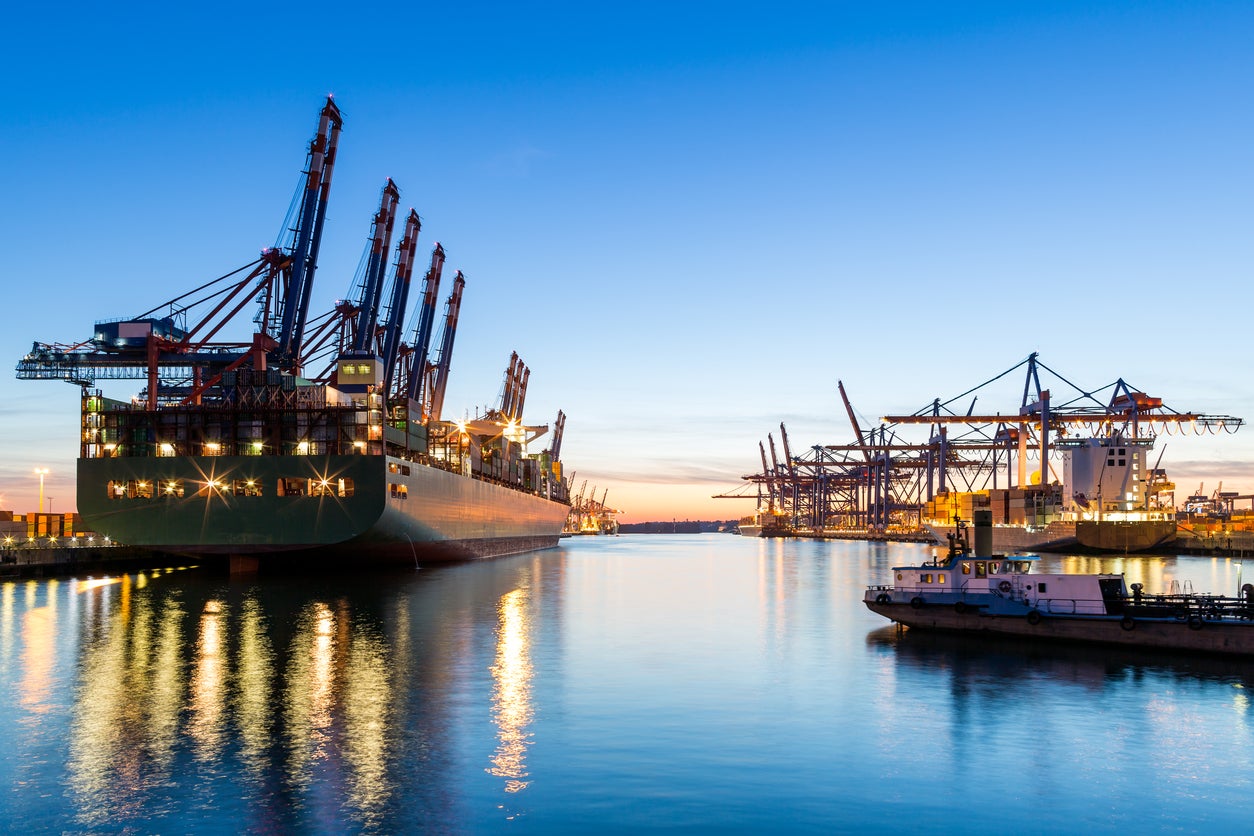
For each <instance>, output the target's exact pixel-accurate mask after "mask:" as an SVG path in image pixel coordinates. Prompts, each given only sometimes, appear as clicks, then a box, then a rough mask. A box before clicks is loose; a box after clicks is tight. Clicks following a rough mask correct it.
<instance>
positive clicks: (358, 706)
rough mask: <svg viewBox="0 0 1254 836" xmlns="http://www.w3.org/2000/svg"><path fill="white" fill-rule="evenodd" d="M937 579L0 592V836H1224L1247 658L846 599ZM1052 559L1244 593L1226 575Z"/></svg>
mask: <svg viewBox="0 0 1254 836" xmlns="http://www.w3.org/2000/svg"><path fill="white" fill-rule="evenodd" d="M928 552H929V550H928V549H926V548H924V547H921V546H915V545H901V544H898V545H892V544H883V543H863V542H812V541H794V540H758V539H748V538H740V537H735V536H730V535H676V536H661V535H635V536H632V535H624V536H621V537H612V538H605V537H598V538H592V537H587V538H577V539H574V540H567V541H563V545H562V547H561V548H560V549H555V550H550V551H546V552H538V553H535V554H530V555H523V556H518V557H514V558H506V559H502V560H496V561H490V562H482V563H472V564H465V565H459V566H450V567H442V568H438V569H423V570H419V571H416V572H411V573H406V574H402V575H371V576H362V577H315V578H306V579H294V578H291V577H284V578H268V577H264V576H263V577H261V578H255V579H251V580H234V581H233V580H230V579H228V578H226V577H224V576H222V575H218V574H213V573H208V572H203V571H199V570H192V569H182V570H180V569H172V570H169V571H154V572H146V573H142V574H131V575H127V576H124V577H121V578H118V577H110V578H105V579H93V580H85V579H75V580H68V579H60V580H38V581H19V582H10V583H4V584H2V585H0V663H2V664H0V698H2V699H3V706H4V709H3V710H4V713H5V722H4V723H3V724H2V725H0V792H2V793H3V795H0V829H3V830H6V831H13V830H21V831H23V832H35V833H39V832H55V833H61V832H68V833H97V832H101V833H111V832H134V833H150V832H164V833H183V832H223V833H234V832H261V833H289V832H300V833H341V832H378V833H404V832H441V833H485V832H528V833H561V832H566V833H584V832H638V831H641V830H646V829H650V830H652V829H669V830H673V831H681V832H694V831H698V832H699V831H718V832H767V831H770V832H781V831H785V832H787V831H793V832H858V833H894V832H906V831H909V832H919V833H957V832H961V833H999V834H1001V833H1006V832H1027V831H1033V832H1045V833H1048V832H1063V831H1068V832H1109V833H1115V832H1119V833H1124V832H1129V831H1137V832H1161V831H1172V832H1201V831H1212V830H1215V829H1216V828H1225V829H1226V830H1227V831H1229V832H1241V831H1246V830H1248V827H1249V813H1248V803H1249V799H1250V798H1251V797H1252V793H1254V768H1252V767H1254V764H1252V761H1254V713H1252V711H1251V705H1250V688H1251V686H1252V684H1254V663H1238V662H1232V661H1225V660H1213V659H1198V658H1188V657H1178V656H1159V655H1138V654H1129V653H1125V652H1120V651H1111V650H1093V649H1077V648H1060V647H1059V648H1056V647H1041V646H1033V645H1025V644H1018V643H1004V642H1001V643H999V642H989V643H981V642H978V641H972V640H967V639H959V638H942V637H932V636H927V635H924V634H914V635H912V634H909V633H905V634H899V633H898V632H897V631H896V630H895V629H894V628H892V627H890V626H886V622H884V621H883V620H882V619H881V618H879V617H878V616H875V615H874V614H872V613H870V612H868V611H867V610H866V609H865V607H864V606H863V605H862V604H861V594H862V590H863V587H864V586H865V585H867V584H869V583H877V582H882V581H883V580H884V579H886V578H887V577H888V569H889V567H891V566H893V565H899V564H902V563H910V562H915V561H917V560H919V559H921V558H922V557H924V556H925V555H926V554H927V553H928ZM1042 563H1043V565H1042V567H1041V570H1042V571H1052V570H1055V569H1058V568H1062V569H1065V570H1071V571H1096V570H1098V569H1103V570H1107V571H1110V570H1113V571H1123V572H1125V573H1126V574H1127V576H1128V581H1129V582H1133V581H1141V582H1143V583H1144V584H1145V585H1146V589H1147V590H1148V591H1151V592H1153V591H1159V590H1166V589H1167V588H1168V587H1169V586H1170V584H1171V583H1172V582H1173V581H1174V582H1176V583H1177V584H1180V585H1184V584H1185V583H1188V584H1190V585H1191V586H1192V588H1193V589H1195V590H1196V591H1199V592H1200V591H1216V592H1227V593H1229V594H1233V593H1235V592H1236V590H1237V589H1238V587H1239V585H1240V572H1241V566H1240V564H1239V563H1238V562H1237V561H1235V560H1229V559H1211V558H1192V557H1181V558H1163V557H1150V558H1107V559H1101V560H1097V559H1094V558H1068V557H1047V558H1046V559H1045V560H1043V561H1042ZM1248 574H1250V575H1254V567H1252V570H1251V572H1249V573H1248ZM1247 580H1248V578H1247Z"/></svg>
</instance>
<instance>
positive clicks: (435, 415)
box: [17, 99, 570, 563]
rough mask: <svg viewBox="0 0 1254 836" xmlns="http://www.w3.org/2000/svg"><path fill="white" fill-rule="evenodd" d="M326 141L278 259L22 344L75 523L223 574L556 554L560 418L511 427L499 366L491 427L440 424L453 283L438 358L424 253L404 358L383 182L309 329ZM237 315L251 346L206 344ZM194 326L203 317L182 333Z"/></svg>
mask: <svg viewBox="0 0 1254 836" xmlns="http://www.w3.org/2000/svg"><path fill="white" fill-rule="evenodd" d="M341 126H342V118H341V115H340V111H339V108H338V107H337V106H336V104H335V102H334V101H333V100H331V99H328V100H327V103H326V105H325V107H324V108H323V109H322V112H321V114H320V119H319V126H318V131H317V134H316V136H315V137H314V139H313V141H312V142H311V143H310V146H309V154H308V160H307V165H306V168H305V172H304V173H305V179H304V183H303V184H302V188H301V191H300V194H299V195H298V201H297V205H298V206H299V214H298V217H297V220H296V223H295V225H294V226H293V227H292V228H291V230H290V234H289V236H288V243H287V245H286V246H282V247H276V248H272V249H266V250H264V251H263V252H262V253H261V255H260V257H259V258H258V259H257V260H256V261H254V262H253V263H252V264H249V265H246V266H245V267H244V268H241V269H240V270H237V271H235V272H233V273H230V274H227V275H226V276H223V277H222V278H220V279H218V280H216V281H214V282H210V283H208V284H205V285H202V286H201V287H199V288H197V290H196V291H193V292H191V293H188V294H184V295H182V296H180V297H177V298H175V299H173V300H170V301H169V302H168V303H165V304H163V305H161V306H159V307H158V308H154V309H152V310H150V311H147V312H144V313H142V314H140V315H139V316H136V317H132V318H128V319H122V320H117V321H111V322H101V323H97V324H96V327H95V330H94V334H93V336H92V337H91V338H90V339H89V340H86V341H84V342H82V343H78V344H74V345H56V344H44V343H36V344H35V345H34V347H33V348H32V350H31V352H30V353H29V354H27V355H26V357H25V358H24V359H23V360H22V361H21V362H20V363H19V365H18V368H17V372H18V377H19V378H21V379H45V380H46V379H63V380H67V381H70V382H72V383H75V384H76V385H79V386H81V387H82V393H83V394H82V435H81V449H80V458H79V464H78V509H79V512H80V513H81V514H82V516H83V518H84V520H85V521H86V522H87V524H88V525H89V526H90V527H91V528H93V529H95V530H96V531H99V532H101V533H102V534H107V535H109V536H110V537H112V538H113V539H114V540H115V541H118V542H123V543H128V544H131V545H138V546H146V547H151V548H154V549H160V550H163V551H170V552H177V553H189V554H221V555H230V556H232V557H233V558H236V559H239V560H241V563H246V562H247V560H246V559H249V558H250V559H252V560H254V561H255V560H257V559H258V557H257V556H259V555H271V556H274V555H280V554H282V555H287V556H288V557H289V558H291V559H292V560H312V559H314V558H319V557H324V556H332V557H334V558H336V559H342V558H343V557H345V556H352V557H353V558H354V559H359V560H370V561H375V560H396V561H402V562H423V561H424V560H430V559H447V558H466V557H474V556H488V555H500V554H508V553H513V552H518V551H525V550H529V549H534V548H542V547H546V546H551V545H554V544H556V542H557V539H558V536H559V534H560V532H561V528H562V525H563V523H564V522H565V520H566V518H567V515H568V512H569V509H570V503H569V499H568V491H567V483H566V480H565V479H564V478H563V475H562V469H561V463H560V450H561V441H562V435H563V433H564V429H565V420H566V419H565V415H563V414H562V413H561V412H560V411H559V412H558V415H557V420H556V423H555V425H554V427H553V431H552V432H551V433H550V432H549V427H548V426H547V425H529V424H526V423H524V421H523V414H522V410H523V405H524V402H525V399H526V391H527V383H528V379H529V376H530V370H529V369H527V367H526V365H525V364H523V362H522V361H521V360H520V359H519V357H518V355H517V354H514V355H513V356H512V357H511V359H510V363H509V367H508V369H507V371H506V381H505V385H504V387H503V391H502V394H501V397H500V402H499V403H498V404H497V405H496V406H495V407H493V408H490V409H485V410H483V411H482V412H481V414H476V415H475V416H474V417H473V418H469V417H467V418H465V419H462V420H448V419H446V418H444V417H443V403H444V395H445V391H446V386H447V381H448V375H449V369H450V362H451V357H452V351H453V344H454V337H455V334H456V329H457V322H458V318H459V315H460V309H461V300H462V295H463V291H464V288H465V284H466V282H465V278H464V276H463V275H462V273H461V272H460V271H458V272H457V273H456V274H455V276H454V278H453V282H452V284H453V287H452V292H451V293H450V294H449V296H448V300H447V302H446V304H445V308H444V317H443V323H442V332H441V334H440V337H439V339H438V340H437V339H436V337H435V325H436V308H437V299H438V297H439V288H440V284H441V280H442V275H443V267H444V260H445V252H444V249H443V247H442V246H441V245H440V244H438V243H437V244H436V245H435V246H434V249H433V250H432V255H431V261H430V266H429V268H428V270H427V272H426V275H425V277H424V278H423V280H422V289H421V297H420V300H419V303H418V307H417V309H416V311H414V317H413V319H414V320H415V321H416V323H417V324H416V326H415V328H414V330H413V333H412V335H411V336H409V338H408V339H406V337H407V335H406V334H405V333H403V329H404V327H405V321H406V315H407V312H408V297H409V288H410V284H411V280H412V277H413V273H414V265H415V261H416V254H417V247H418V235H419V231H420V228H421V221H420V219H419V216H418V214H417V212H415V211H413V210H410V212H409V213H408V215H407V216H406V217H405V218H404V220H403V222H402V223H401V224H400V231H401V237H400V240H399V243H398V245H397V247H396V251H395V258H394V259H393V260H392V263H393V270H392V272H391V276H390V280H389V277H388V270H387V267H388V262H389V258H388V254H389V252H390V251H391V241H392V237H393V232H394V230H395V229H396V227H397V220H398V207H399V204H400V190H399V188H398V187H397V186H396V184H395V183H393V182H392V181H391V180H390V179H389V180H387V181H386V183H385V185H384V187H383V189H382V194H381V198H380V203H379V208H378V210H377V212H376V213H375V215H374V218H373V222H372V225H371V234H370V237H369V239H368V245H367V254H366V257H365V258H364V259H363V268H362V270H361V272H360V273H359V275H358V277H357V280H356V282H355V289H356V293H355V298H354V299H353V300H352V301H351V302H350V301H346V300H341V301H339V302H337V303H336V304H335V305H334V307H333V309H332V310H330V311H328V312H326V313H324V314H322V315H320V316H315V317H312V318H311V317H310V316H309V312H310V303H311V299H312V298H313V297H312V284H313V278H314V274H315V272H316V268H317V255H318V250H319V246H320V244H321V240H322V235H323V227H324V221H325V219H326V208H327V200H328V197H329V192H330V185H331V179H332V172H333V169H334V164H335V158H336V155H337V151H338V145H339V135H340V130H341ZM241 273H242V274H243V277H242V278H240V277H239V276H240V274H241ZM250 305H251V306H252V307H253V308H254V310H255V314H254V317H253V323H254V324H255V328H254V329H253V333H252V336H251V339H250V340H247V341H244V340H238V341H234V342H230V341H224V339H223V337H222V335H223V334H224V333H228V329H227V326H228V324H229V323H230V322H231V321H232V320H233V319H235V318H237V316H238V315H239V314H240V313H241V312H242V311H245V310H246V309H247V308H248V307H249V306H250ZM199 306H203V307H199ZM193 310H208V311H209V313H207V314H206V315H204V316H203V317H202V318H200V319H199V320H197V321H195V322H192V321H191V316H190V314H191V312H192V311H193ZM116 378H132V379H134V378H138V379H143V380H146V383H147V385H146V387H145V389H144V390H143V392H142V393H141V394H140V395H139V396H137V397H135V398H133V399H132V400H129V401H124V400H118V399H113V398H108V397H105V395H104V394H103V392H102V390H101V389H99V388H98V387H97V381H98V379H116ZM546 435H547V436H548V441H549V444H548V445H547V447H545V448H544V449H543V450H542V451H539V452H532V451H531V450H530V447H531V446H532V445H534V444H535V442H537V441H538V440H539V439H540V438H542V437H545V436H546Z"/></svg>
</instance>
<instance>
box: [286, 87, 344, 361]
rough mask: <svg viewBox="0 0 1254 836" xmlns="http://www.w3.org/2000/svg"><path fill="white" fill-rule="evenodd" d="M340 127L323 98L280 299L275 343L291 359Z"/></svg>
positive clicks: (302, 316) (299, 330) (338, 118)
mask: <svg viewBox="0 0 1254 836" xmlns="http://www.w3.org/2000/svg"><path fill="white" fill-rule="evenodd" d="M343 126H344V120H343V117H342V116H341V115H340V109H339V108H338V107H337V106H336V104H335V100H334V99H332V98H331V97H330V96H328V97H327V103H326V105H325V106H323V108H322V113H321V115H320V117H319V120H318V134H317V136H315V137H314V139H313V142H311V143H310V144H309V170H308V171H307V172H306V177H305V195H304V200H303V201H302V203H301V209H300V215H299V217H298V219H297V222H296V243H295V246H294V247H293V248H292V257H291V265H292V266H291V271H292V273H291V277H290V279H289V281H288V283H287V292H286V293H285V294H284V297H283V320H282V325H281V326H280V328H279V333H278V335H277V340H278V343H279V348H278V351H279V356H280V357H281V358H287V359H292V358H295V357H296V356H297V355H298V354H299V353H300V340H301V338H302V332H303V330H304V324H305V316H306V314H307V313H308V306H309V299H310V293H311V292H312V290H313V278H314V272H315V271H316V270H317V267H318V248H319V246H320V245H321V243H322V226H323V223H324V221H325V220H326V214H327V197H328V196H329V194H330V191H331V172H332V170H333V169H334V167H335V152H336V148H337V147H338V145H339V136H340V130H341V128H343Z"/></svg>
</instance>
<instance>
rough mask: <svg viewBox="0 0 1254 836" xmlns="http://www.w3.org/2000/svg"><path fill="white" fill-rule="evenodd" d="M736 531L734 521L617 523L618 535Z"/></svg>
mask: <svg viewBox="0 0 1254 836" xmlns="http://www.w3.org/2000/svg"><path fill="white" fill-rule="evenodd" d="M735 530H736V520H667V521H666V522H642V523H619V524H618V533H619V534H707V533H712V532H719V531H722V532H730V531H735Z"/></svg>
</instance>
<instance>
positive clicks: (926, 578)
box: [922, 572, 932, 583]
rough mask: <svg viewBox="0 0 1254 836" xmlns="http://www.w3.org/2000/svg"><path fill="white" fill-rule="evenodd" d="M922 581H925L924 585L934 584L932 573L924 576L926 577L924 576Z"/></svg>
mask: <svg viewBox="0 0 1254 836" xmlns="http://www.w3.org/2000/svg"><path fill="white" fill-rule="evenodd" d="M922 580H923V582H924V583H931V582H932V575H931V573H930V572H929V573H928V574H926V575H924V576H923V578H922Z"/></svg>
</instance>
